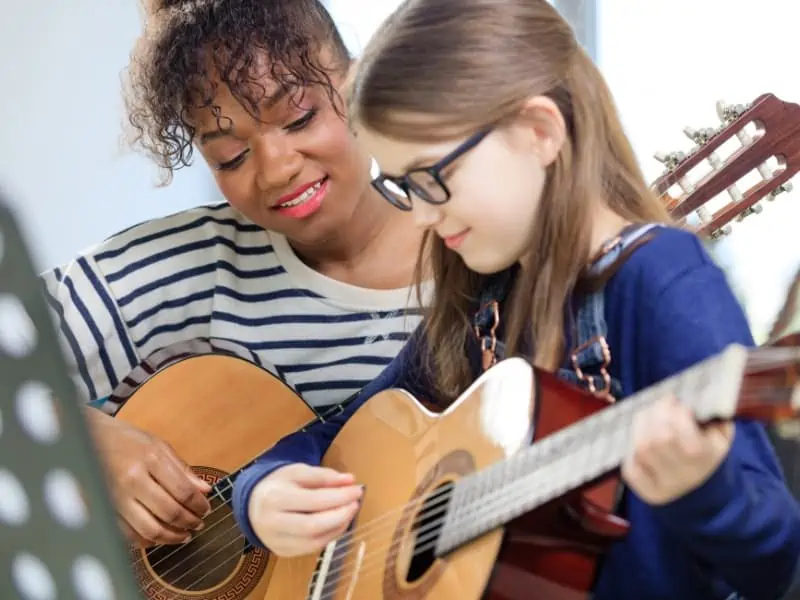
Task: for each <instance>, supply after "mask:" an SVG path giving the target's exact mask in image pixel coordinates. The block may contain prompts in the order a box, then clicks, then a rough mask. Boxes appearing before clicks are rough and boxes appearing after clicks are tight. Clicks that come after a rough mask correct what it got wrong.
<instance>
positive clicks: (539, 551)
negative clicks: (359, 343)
mask: <svg viewBox="0 0 800 600" xmlns="http://www.w3.org/2000/svg"><path fill="white" fill-rule="evenodd" d="M491 372H492V373H493V374H494V375H495V377H494V378H492V379H486V378H481V379H479V380H478V381H477V382H476V383H475V384H474V385H473V386H472V387H471V388H470V389H469V390H468V391H467V392H466V393H465V394H464V395H463V396H462V397H461V398H460V399H459V401H457V402H456V403H454V404H453V405H452V406H450V407H449V408H448V409H447V410H446V411H445V412H444V413H442V414H434V413H431V412H429V411H427V410H426V409H425V408H424V407H423V406H422V405H421V404H420V403H419V402H417V401H416V400H415V399H414V398H413V397H412V396H410V395H409V394H407V393H405V392H403V391H400V390H389V391H386V392H383V393H382V394H378V395H376V396H375V397H374V398H372V399H370V400H369V401H368V402H367V403H366V404H365V405H363V406H362V407H360V408H359V410H358V411H357V412H356V413H355V415H354V416H353V417H352V418H351V419H350V420H349V421H348V422H347V424H346V425H345V426H344V427H343V429H342V430H341V432H340V433H339V435H338V436H337V438H336V439H335V440H334V443H333V444H332V446H331V447H330V449H329V450H328V452H327V454H326V456H325V458H324V461H323V464H324V465H326V466H330V467H332V468H335V469H338V470H341V471H347V472H351V473H354V474H355V476H356V480H357V481H359V482H363V483H365V484H366V488H365V495H364V501H363V504H362V507H361V510H360V512H359V513H358V516H357V519H356V523H357V524H361V525H360V527H361V530H360V531H357V532H356V533H355V534H354V536H353V537H352V539H349V540H348V539H346V538H347V537H348V536H345V538H344V539H343V540H341V541H340V542H339V543H338V544H337V546H338V547H337V549H336V551H335V552H334V553H336V552H338V553H340V554H341V558H339V559H338V560H337V558H336V557H334V558H333V560H332V561H331V562H330V564H329V565H328V567H327V570H326V569H325V567H324V565H323V564H321V563H322V562H323V561H324V559H325V556H324V555H323V557H322V559H320V558H319V557H318V556H316V555H314V556H306V557H300V558H292V559H279V560H278V561H277V563H276V566H275V570H274V572H273V574H272V579H271V584H270V587H269V589H268V590H267V595H266V597H265V600H279V599H280V600H283V599H286V598H290V597H291V598H295V597H297V598H308V599H309V600H317V599H319V600H323V599H324V600H334V599H335V600H380V599H384V600H422V599H425V600H451V599H454V598H458V599H459V600H471V599H477V598H489V599H493V600H501V599H503V600H516V599H520V600H522V599H523V598H524V599H526V600H527V599H531V598H535V599H536V600H547V599H548V598H552V599H555V598H558V599H560V600H562V599H563V600H567V599H570V598H575V599H578V598H583V597H585V590H587V589H589V587H590V586H591V584H592V582H593V577H594V559H595V558H596V557H597V555H598V554H600V553H602V551H603V550H604V549H605V547H606V545H607V544H608V542H609V541H610V540H611V539H613V538H614V537H616V536H619V535H622V534H624V532H625V531H627V525H626V523H625V522H624V521H622V520H620V519H618V518H616V517H614V516H609V515H608V512H609V510H610V509H611V508H612V504H613V499H614V493H613V492H614V491H615V489H616V485H615V484H616V480H609V482H607V483H603V484H600V485H596V486H595V487H594V488H593V489H592V490H591V491H589V490H587V491H586V492H584V493H577V494H572V495H569V496H567V497H566V498H564V499H562V500H561V501H559V502H557V503H553V504H551V505H545V506H543V507H541V508H539V509H538V510H536V511H534V512H532V513H528V514H527V515H525V516H523V517H521V518H518V519H516V520H514V521H511V522H510V523H509V524H508V525H507V526H505V527H499V528H497V529H496V530H495V531H493V532H490V533H488V534H486V535H483V536H482V537H479V538H477V539H475V540H474V541H472V542H470V543H469V544H467V545H466V546H463V547H462V548H460V549H457V550H455V551H454V552H452V553H450V554H448V555H447V556H446V557H444V558H441V559H436V558H434V557H433V556H432V553H431V552H430V551H427V552H426V551H425V550H426V549H427V550H432V547H431V546H432V543H431V542H432V540H431V539H430V538H431V537H432V536H431V535H427V537H426V535H425V533H424V532H425V525H424V523H425V521H420V519H419V518H418V517H419V514H420V512H421V511H422V510H424V502H425V500H426V498H431V497H432V496H433V498H435V497H436V496H435V494H436V491H437V489H440V488H441V486H443V485H446V484H447V483H449V482H453V481H457V480H459V479H461V478H463V477H464V476H467V475H469V474H470V473H472V472H474V471H476V470H478V469H481V468H483V467H487V466H489V465H492V464H494V463H496V462H497V461H500V460H502V459H504V458H506V457H508V456H509V455H511V454H513V453H514V452H516V451H517V450H518V449H519V448H521V447H523V446H527V445H528V443H529V442H530V432H531V430H532V425H534V424H535V427H534V428H533V430H535V439H536V440H539V439H542V438H544V437H546V436H547V435H549V434H550V433H551V432H553V431H554V430H557V429H560V428H561V427H563V426H564V425H566V424H568V423H571V422H572V421H575V420H578V419H580V418H582V417H584V416H586V415H588V414H591V413H593V412H595V411H597V410H599V409H600V408H602V407H604V406H606V402H605V401H604V400H600V399H598V398H596V397H594V396H589V395H586V394H583V393H580V392H578V391H577V390H575V391H574V392H573V388H571V387H569V386H566V385H565V384H562V383H560V382H558V381H556V380H555V379H554V378H552V377H548V376H547V375H546V374H545V375H544V376H542V377H538V378H537V381H536V382H535V383H534V380H533V370H532V369H531V368H530V366H528V365H527V363H525V362H524V361H522V360H521V359H512V360H510V361H504V362H501V363H499V364H498V365H497V366H495V367H493V368H492V370H491ZM551 387H552V388H553V389H552V392H551V389H550V388H551ZM553 392H555V393H553ZM364 449H370V451H369V452H364ZM410 491H411V493H410V494H409V492H410ZM428 506H431V505H430V504H429V505H428ZM434 506H435V505H434ZM429 511H430V509H429ZM430 512H431V513H432V514H433V516H436V511H435V510H433V511H430ZM576 524H580V525H582V527H578V526H576ZM420 526H421V532H420V533H419V534H417V535H416V539H415V537H414V534H413V533H412V532H411V529H412V527H416V528H420ZM429 529H430V528H429ZM415 546H416V550H415ZM576 551H577V552H576ZM412 554H416V559H415V560H414V561H413V563H412V561H411V556H412ZM315 571H318V572H321V573H323V574H325V577H326V579H327V583H326V584H325V585H324V586H320V587H319V589H317V590H316V593H313V592H314V590H313V589H312V588H313V586H312V588H309V584H310V583H312V582H313V581H314V573H315ZM409 571H411V573H409Z"/></svg>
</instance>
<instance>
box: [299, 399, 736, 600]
mask: <svg viewBox="0 0 800 600" xmlns="http://www.w3.org/2000/svg"><path fill="white" fill-rule="evenodd" d="M741 399H743V400H748V399H750V398H748V397H747V395H744V396H742V397H741ZM554 458H556V457H554ZM556 460H558V459H557V458H556ZM552 462H554V461H548V464H552ZM542 466H544V465H542ZM537 471H538V469H537V470H536V471H532V472H530V473H528V474H526V475H524V476H523V477H522V478H521V479H518V480H516V481H515V482H514V486H515V487H516V488H517V493H514V492H513V490H512V495H511V498H510V499H509V497H508V494H507V492H506V493H502V494H501V493H500V492H498V491H492V492H490V493H489V494H487V496H484V497H483V498H481V499H480V500H479V501H478V502H475V503H474V504H473V507H474V508H475V510H476V512H477V514H485V513H486V512H492V511H497V510H498V509H501V508H502V507H503V506H509V505H513V504H514V503H516V502H518V501H520V500H522V499H524V497H525V496H527V495H528V494H529V493H530V486H529V483H526V480H529V479H531V478H535V477H536V476H537V475H539V473H538V472H537ZM446 509H447V505H445V506H443V507H440V509H439V510H437V515H438V514H441V512H444V511H446ZM423 514H425V513H424V511H423V513H420V516H422V515H423ZM474 514H475V513H473V514H472V516H471V517H470V516H464V517H460V518H459V517H458V516H456V522H454V523H452V524H451V526H452V527H453V528H454V529H457V528H458V526H459V523H461V524H467V523H468V522H469V519H470V518H474ZM428 516H430V515H428ZM444 521H445V518H437V519H435V520H433V521H431V522H429V523H427V524H426V525H424V526H423V527H418V528H414V529H412V533H413V534H415V535H419V538H418V539H417V540H415V550H414V551H413V552H412V553H411V554H410V556H411V557H414V556H417V555H419V554H422V553H425V552H428V551H430V550H432V549H434V548H435V547H436V543H437V542H436V540H437V538H438V535H439V533H440V527H439V526H440V525H441V524H442V523H443V522H444ZM420 534H421V535H420ZM349 535H352V534H346V535H345V536H342V538H339V539H338V540H336V543H340V542H341V540H342V539H344V538H347V537H348V536H349ZM479 537H480V536H479ZM353 539H358V536H356V537H353ZM404 542H405V539H404V537H400V538H399V539H398V540H396V541H393V542H390V543H389V544H386V545H384V546H378V547H377V548H372V549H371V550H370V554H371V555H372V556H371V557H370V558H373V557H374V556H375V555H376V553H380V552H384V551H385V552H386V553H387V554H393V553H396V552H397V550H398V549H399V548H400V547H401V546H402V545H403V543H404ZM420 544H421V545H420ZM357 562H358V561H357V560H349V562H348V561H345V562H344V563H343V564H342V565H339V566H337V567H336V568H334V569H332V570H330V571H329V572H328V573H327V574H326V577H332V576H334V575H339V574H341V572H343V571H345V570H346V569H349V568H351V567H352V566H353V565H354V564H355V563H357ZM371 562H374V561H369V560H366V561H365V562H364V563H363V564H362V566H361V567H360V568H359V578H361V577H362V576H365V575H368V574H370V573H371V572H372V571H374V570H375V568H376V566H375V565H370V566H369V567H367V563H371ZM381 566H382V565H377V567H381ZM317 573H318V570H317V569H315V570H314V575H316V574H317ZM312 577H313V575H312ZM330 596H332V594H327V595H323V596H321V598H320V600H322V599H323V598H328V597H330Z"/></svg>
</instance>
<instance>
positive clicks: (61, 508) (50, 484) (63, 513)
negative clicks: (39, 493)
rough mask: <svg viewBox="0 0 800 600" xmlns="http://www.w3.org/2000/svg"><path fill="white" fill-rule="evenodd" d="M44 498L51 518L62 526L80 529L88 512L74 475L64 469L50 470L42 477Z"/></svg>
mask: <svg viewBox="0 0 800 600" xmlns="http://www.w3.org/2000/svg"><path fill="white" fill-rule="evenodd" d="M44 500H45V504H47V507H48V508H49V509H50V514H52V515H53V518H54V519H55V520H56V521H58V522H59V523H61V525H63V526H64V527H69V528H70V529H80V528H81V527H85V526H86V524H87V523H88V522H89V513H88V510H87V508H86V504H84V502H83V494H82V493H81V488H80V486H79V485H78V482H77V481H76V479H75V477H73V476H72V474H71V473H69V472H68V471H66V470H64V469H56V470H54V471H50V472H49V473H48V474H47V475H45V478H44Z"/></svg>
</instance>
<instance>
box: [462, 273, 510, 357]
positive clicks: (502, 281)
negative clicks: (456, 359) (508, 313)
mask: <svg viewBox="0 0 800 600" xmlns="http://www.w3.org/2000/svg"><path fill="white" fill-rule="evenodd" d="M515 272H516V268H510V269H506V270H505V271H503V272H502V273H498V274H496V275H494V276H492V277H491V278H490V279H489V281H488V283H487V285H486V287H485V288H484V289H483V292H482V293H481V297H480V300H479V304H478V310H477V311H476V312H475V314H474V315H473V317H472V328H473V331H474V332H475V336H476V337H477V338H478V342H479V344H480V350H481V368H482V370H484V371H485V370H486V369H488V368H489V367H491V366H493V365H494V364H495V363H496V362H497V361H498V360H503V358H505V354H506V349H505V345H504V344H503V342H502V340H499V339H498V333H497V327H498V326H499V325H500V304H501V303H502V302H504V301H505V298H506V296H507V295H508V292H509V289H510V287H511V282H512V280H513V276H514V274H515Z"/></svg>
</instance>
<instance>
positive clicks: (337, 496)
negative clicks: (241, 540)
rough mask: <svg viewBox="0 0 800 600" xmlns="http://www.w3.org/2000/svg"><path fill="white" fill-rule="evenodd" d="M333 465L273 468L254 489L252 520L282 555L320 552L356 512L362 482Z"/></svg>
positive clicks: (266, 541)
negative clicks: (328, 467) (331, 466)
mask: <svg viewBox="0 0 800 600" xmlns="http://www.w3.org/2000/svg"><path fill="white" fill-rule="evenodd" d="M354 481H355V479H354V477H353V476H352V475H350V474H346V473H339V472H337V471H334V470H333V469H327V468H323V467H311V466H308V465H304V464H300V463H297V464H293V465H288V466H285V467H281V468H280V469H277V470H276V471H274V472H272V473H270V475H268V476H267V477H265V478H264V479H263V480H262V481H260V482H259V483H258V484H257V485H256V487H255V488H254V489H253V493H252V494H251V496H250V503H249V506H248V507H247V511H248V516H249V518H250V524H251V525H252V527H253V531H255V533H256V535H257V536H258V538H259V539H260V540H261V541H262V542H263V544H264V545H265V546H266V547H267V548H269V549H270V551H271V552H274V553H275V554H277V555H278V556H298V555H302V554H311V553H312V552H318V551H319V550H321V549H322V548H324V547H325V545H326V544H327V543H328V542H330V541H331V540H334V539H336V538H337V537H339V536H340V535H341V534H342V533H344V531H345V530H346V529H347V527H348V526H349V525H350V522H351V521H352V520H353V518H354V517H355V514H356V511H357V510H358V505H359V500H360V499H361V494H362V487H361V486H359V485H354Z"/></svg>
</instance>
